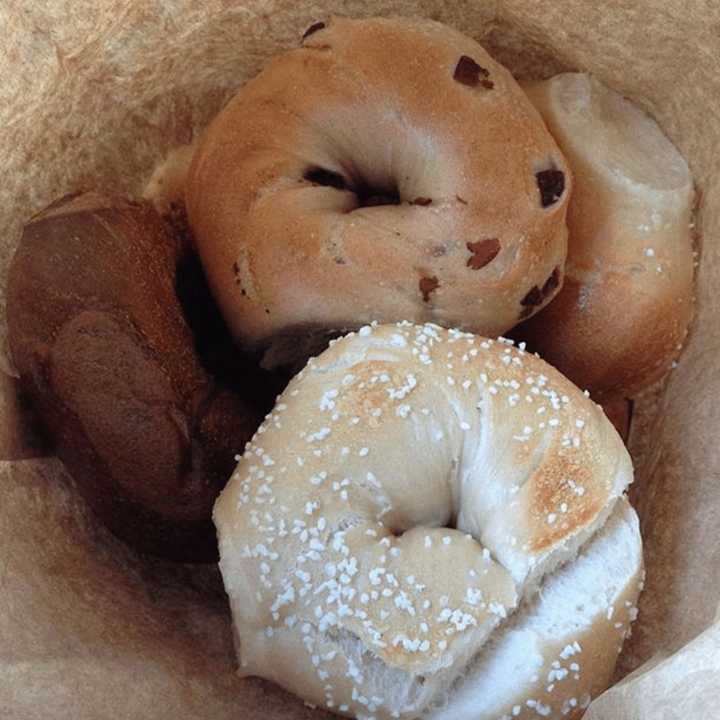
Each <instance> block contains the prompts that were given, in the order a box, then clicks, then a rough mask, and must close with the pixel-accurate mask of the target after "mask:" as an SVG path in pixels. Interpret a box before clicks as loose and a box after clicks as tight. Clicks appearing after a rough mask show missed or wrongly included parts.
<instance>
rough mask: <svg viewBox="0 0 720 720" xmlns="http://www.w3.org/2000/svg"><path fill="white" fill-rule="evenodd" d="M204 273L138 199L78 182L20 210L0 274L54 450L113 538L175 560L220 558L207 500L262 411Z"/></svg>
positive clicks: (20, 358) (27, 379) (31, 393)
mask: <svg viewBox="0 0 720 720" xmlns="http://www.w3.org/2000/svg"><path fill="white" fill-rule="evenodd" d="M201 281H202V273H201V272H200V270H199V267H197V263H193V258H192V253H191V251H190V248H189V247H188V246H187V245H186V244H184V243H183V242H182V239H181V238H180V237H179V236H173V235H171V234H170V233H169V232H168V231H167V229H166V228H165V226H164V225H163V223H162V221H161V219H160V217H159V216H158V215H157V213H156V212H155V211H154V210H153V208H152V207H151V206H150V205H149V204H148V203H140V202H134V201H129V200H126V199H123V198H112V197H107V196H104V195H100V194H98V193H83V194H78V195H75V196H69V197H66V198H63V199H61V200H59V201H58V202H56V203H54V204H53V205H51V206H50V207H49V208H47V209H46V210H45V211H43V212H41V213H39V214H38V215H36V216H35V217H34V218H32V219H31V220H30V221H29V222H28V224H27V225H26V226H25V229H24V233H23V236H22V239H21V241H20V245H19V247H18V250H17V253H16V254H15V257H14V258H13V263H12V266H11V269H10V277H9V285H8V327H9V340H10V346H11V349H12V353H13V358H14V360H15V364H16V367H17V369H18V371H19V373H20V383H21V385H22V387H23V389H24V390H25V391H26V393H27V395H28V397H29V398H30V399H31V400H32V403H33V405H34V407H35V408H36V409H37V411H38V413H39V416H40V420H41V421H42V423H43V425H44V426H45V427H46V428H47V429H48V431H49V435H50V436H51V437H52V438H53V439H54V441H55V450H56V452H57V454H58V455H59V457H60V458H61V459H62V460H63V462H64V463H65V465H66V466H67V468H68V470H69V471H70V474H71V475H72V476H73V478H74V479H75V481H76V482H77V483H78V486H79V489H80V491H81V492H82V493H83V495H84V496H85V498H86V499H87V501H88V503H89V505H90V506H91V507H92V509H93V510H94V511H95V512H96V514H97V515H98V516H99V517H100V518H101V519H102V520H103V521H104V522H105V524H106V525H107V526H108V527H109V528H110V529H111V530H112V531H113V532H114V533H115V534H116V535H117V536H118V537H120V538H122V539H124V540H126V541H127V542H129V543H130V544H131V545H133V546H134V547H135V548H137V549H138V550H141V551H144V552H152V553H156V554H160V555H165V556H167V557H171V558H174V559H178V560H212V559H213V558H214V557H216V556H217V545H216V541H215V533H214V528H213V525H212V520H211V512H212V506H213V503H214V501H215V498H216V496H217V494H218V492H219V491H220V489H221V488H222V487H223V485H224V484H225V482H226V480H227V477H228V475H229V474H230V473H231V472H232V468H233V466H234V455H235V453H236V452H238V451H239V450H241V449H242V446H243V442H244V439H247V438H249V437H250V436H251V435H252V433H253V432H254V431H255V428H256V427H257V424H258V423H259V421H260V419H261V417H262V412H261V411H260V410H259V406H258V404H257V402H256V401H255V399H252V400H251V395H252V390H248V389H247V388H248V387H249V388H252V387H253V386H254V385H256V384H257V379H251V378H249V377H247V376H246V375H245V372H246V371H244V369H243V368H242V366H240V365H238V363H237V357H236V355H235V356H233V357H234V358H235V361H233V360H227V357H226V355H227V347H225V348H224V351H223V352H220V351H219V349H220V345H219V343H221V340H220V339H219V338H220V337H221V333H218V334H217V335H215V336H212V329H213V326H214V321H213V317H212V312H211V311H208V308H207V307H206V305H205V303H206V300H208V299H209V297H204V296H203V292H202V282H201ZM206 295H207V293H206ZM191 321H192V322H191ZM191 325H192V326H193V327H198V326H200V327H201V329H200V331H199V332H198V333H195V334H193V332H192V331H191ZM208 329H209V330H210V332H208ZM228 345H231V341H230V339H229V337H228ZM221 360H222V362H225V363H226V364H229V365H232V366H233V371H234V373H235V378H234V381H233V383H228V384H226V383H224V382H223V378H222V377H221V373H220V372H219V371H218V369H219V367H220V364H221ZM216 371H217V372H216ZM226 375H227V373H226ZM243 386H245V391H243Z"/></svg>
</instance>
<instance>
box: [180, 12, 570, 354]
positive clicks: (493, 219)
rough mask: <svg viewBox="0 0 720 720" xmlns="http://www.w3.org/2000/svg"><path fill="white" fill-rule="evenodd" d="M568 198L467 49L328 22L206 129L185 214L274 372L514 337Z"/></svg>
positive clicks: (549, 150)
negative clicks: (346, 337)
mask: <svg viewBox="0 0 720 720" xmlns="http://www.w3.org/2000/svg"><path fill="white" fill-rule="evenodd" d="M390 68H391V71H390V70H389V69H390ZM569 191H570V176H569V173H568V169H567V166H566V163H565V160H564V159H563V156H562V154H561V153H560V151H559V149H558V147H557V145H556V144H555V141H554V140H553V138H552V137H551V136H550V134H549V133H548V131H547V130H546V128H545V126H544V125H543V123H542V120H541V118H540V117H539V115H538V114H537V111H536V110H535V109H534V108H533V107H532V105H531V103H530V102H529V101H528V100H527V98H526V96H525V94H524V93H523V92H522V90H521V89H520V87H519V86H518V85H517V83H516V82H515V80H514V79H513V78H512V76H511V75H510V73H509V72H508V71H507V70H506V69H505V68H504V67H502V66H501V65H499V64H498V63H496V62H495V61H494V60H493V59H492V58H491V57H490V56H489V55H488V54H487V53H486V52H485V50H483V48H482V47H480V45H478V44H477V43H476V42H474V41H473V40H471V39H470V38H468V37H466V36H464V35H462V34H460V33H459V32H456V31H455V30H452V29H450V28H448V27H445V26H444V25H441V24H439V23H436V22H432V21H429V20H409V19H372V20H348V19H342V18H333V19H332V20H331V21H330V22H329V23H327V24H324V23H317V24H316V25H313V26H312V27H311V28H310V29H309V30H308V32H307V33H306V34H305V37H304V39H303V42H302V47H300V48H298V49H295V50H292V51H290V52H287V53H285V54H283V55H280V56H278V57H276V58H275V59H274V60H272V62H270V64H269V65H268V66H267V67H266V68H265V69H264V70H263V71H262V72H261V73H260V74H259V75H258V76H257V77H256V78H255V79H253V80H251V81H250V82H248V83H247V84H246V85H245V86H244V87H243V88H242V89H241V90H240V91H239V93H238V94H237V95H236V97H235V98H234V99H233V100H232V101H231V102H230V103H229V104H228V105H227V107H226V108H225V109H224V110H223V111H222V112H221V113H220V114H219V115H218V116H217V117H216V119H215V120H214V121H213V122H212V123H211V125H210V126H209V128H208V129H207V131H206V132H205V135H204V137H203V138H201V140H200V142H199V146H198V149H197V151H196V153H195V155H194V158H193V162H192V165H191V167H190V172H189V176H188V180H187V187H186V199H187V209H188V216H189V219H190V223H191V226H192V229H193V232H194V234H195V236H196V238H197V242H198V247H199V251H200V254H201V256H202V259H203V265H204V267H205V269H206V271H207V273H208V277H209V281H210V283H211V286H212V288H213V291H214V293H215V295H216V297H217V298H218V301H219V304H220V307H221V309H222V310H223V312H224V314H225V317H226V319H227V321H228V324H229V325H230V326H231V328H232V330H233V331H234V333H235V335H236V336H237V337H238V338H239V339H240V340H241V341H242V342H243V344H245V345H248V346H251V347H255V348H260V349H265V350H267V349H268V348H270V349H271V351H270V352H269V353H267V355H266V358H265V362H266V364H267V365H274V364H276V363H284V362H286V361H287V360H288V358H291V359H297V357H298V356H302V353H303V351H305V350H306V347H305V346H304V345H302V344H301V343H300V342H299V340H300V339H302V340H303V342H306V341H307V338H308V337H310V338H311V339H312V338H314V339H316V340H318V341H319V342H318V344H319V345H320V346H322V345H324V344H326V343H327V333H332V332H335V331H338V330H341V329H344V328H355V327H358V326H359V325H361V324H363V323H365V322H370V321H371V320H380V321H393V322H394V321H396V320H400V319H406V320H415V321H420V320H422V321H434V322H437V323H439V324H441V325H445V326H459V327H463V328H465V329H467V330H473V331H475V332H480V333H483V334H488V335H496V334H499V333H502V332H504V331H506V330H508V329H509V328H511V327H512V326H514V325H515V324H517V322H518V320H519V319H521V318H525V317H529V316H530V315H531V314H532V313H533V312H535V311H536V310H537V309H539V308H540V307H541V306H542V305H543V304H545V303H546V302H547V301H549V300H550V298H551V297H552V296H553V295H554V294H555V293H556V292H557V290H558V288H559V286H560V284H561V281H562V277H561V275H562V268H563V265H564V261H565V254H566V232H567V231H566V226H565V212H566V206H567V199H568V195H569ZM304 359H306V358H304Z"/></svg>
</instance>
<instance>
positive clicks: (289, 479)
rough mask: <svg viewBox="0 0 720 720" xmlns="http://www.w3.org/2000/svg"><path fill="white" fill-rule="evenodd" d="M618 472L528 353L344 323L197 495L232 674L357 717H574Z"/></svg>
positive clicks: (588, 664) (600, 677) (596, 413)
mask: <svg viewBox="0 0 720 720" xmlns="http://www.w3.org/2000/svg"><path fill="white" fill-rule="evenodd" d="M631 478H632V467H631V463H630V458H629V456H628V453H627V451H626V450H625V448H624V446H623V444H622V441H621V440H620V438H619V437H618V435H617V433H616V432H615V430H614V429H613V427H612V426H611V424H610V423H609V421H608V420H607V419H606V418H605V416H604V414H603V413H602V410H601V409H600V408H599V406H597V405H595V403H593V402H591V401H590V400H589V399H588V398H587V397H585V396H584V395H583V394H582V393H581V392H580V391H579V390H578V389H577V388H576V387H575V386H573V385H572V384H571V383H570V382H569V381H568V380H566V379H565V378H564V377H563V376H562V375H560V374H559V373H558V372H557V371H555V370H554V369H553V368H551V367H550V366H548V365H547V364H545V363H544V362H543V361H541V360H539V359H538V358H537V357H536V356H534V355H529V354H527V353H525V352H524V351H523V350H522V349H516V348H514V347H512V346H510V345H508V344H506V343H505V342H501V341H492V340H484V339H482V338H480V337H477V336H474V335H471V334H467V333H462V332H459V331H452V330H451V331H447V330H443V329H441V328H439V327H438V326H436V325H426V326H417V325H412V324H410V323H400V324H398V325H386V326H379V327H374V328H373V327H371V326H366V327H364V328H361V329H360V330H359V332H358V333H357V334H351V335H348V336H347V337H344V338H342V339H341V340H337V341H335V342H334V343H332V344H331V347H330V348H329V349H328V350H327V351H325V352H324V353H323V354H322V355H320V356H319V357H318V358H317V359H313V360H311V361H310V362H309V363H308V365H307V366H306V368H305V369H304V370H303V371H302V372H300V373H299V374H298V375H297V377H296V378H295V379H293V381H292V382H291V383H290V385H289V386H288V388H287V389H286V391H285V393H284V394H283V395H282V396H281V397H280V399H279V401H278V404H277V405H276V406H275V409H274V410H273V412H272V413H271V414H270V415H269V416H268V417H267V418H266V421H265V422H264V423H263V425H261V427H260V428H259V430H258V432H257V434H256V435H255V437H254V439H253V440H252V442H251V443H249V444H248V446H247V447H246V449H245V453H244V456H243V458H242V459H241V461H240V463H239V465H238V467H237V469H236V471H235V473H234V474H233V476H232V479H231V481H230V482H229V484H228V486H227V487H226V488H225V489H224V490H223V492H222V494H221V496H220V498H219V499H218V501H217V503H216V505H215V511H214V519H215V523H216V525H217V528H218V533H219V544H220V558H221V560H220V567H221V570H222V574H223V578H224V582H225V587H226V589H227V592H228V595H229V597H230V602H231V606H232V611H233V615H234V622H235V629H236V633H237V638H238V640H239V645H238V648H239V656H240V664H241V672H242V673H243V674H247V675H260V676H263V677H266V678H269V679H272V680H274V681H275V682H277V683H279V684H281V685H283V686H284V687H286V688H288V689H290V690H291V691H293V692H295V693H297V694H299V695H301V696H302V697H304V698H305V699H306V700H307V701H309V702H312V703H316V704H318V705H321V706H325V707H328V708H330V709H332V710H334V711H337V712H340V713H342V714H346V715H352V716H358V717H376V718H391V717H407V718H413V717H417V716H420V715H426V714H432V713H439V714H441V715H442V714H443V713H444V714H445V715H446V716H447V717H454V713H455V712H457V713H458V714H459V715H460V714H463V717H472V718H473V720H478V719H479V718H483V719H484V718H497V717H500V716H502V715H503V713H506V714H510V715H512V714H513V713H514V715H516V716H518V715H520V716H521V717H522V716H524V717H534V713H535V709H536V708H537V707H538V703H541V708H542V709H543V713H544V709H545V708H546V707H550V708H551V709H553V712H555V715H554V716H556V717H559V716H560V713H561V711H562V709H563V708H565V709H566V711H567V712H566V716H570V717H577V714H578V713H579V712H581V707H580V705H582V702H583V701H584V699H585V698H586V696H589V695H593V694H596V693H598V692H599V691H601V690H602V689H604V687H605V686H606V685H607V683H608V682H609V680H610V676H611V673H612V669H613V666H614V663H615V660H616V658H617V654H618V651H619V647H620V646H621V645H622V640H623V637H624V634H625V633H626V631H627V629H628V627H629V622H630V620H631V618H632V616H633V611H632V608H633V606H634V603H635V600H636V598H637V593H638V586H639V582H640V574H641V568H642V554H641V543H640V535H639V532H638V524H637V518H636V516H635V513H634V511H633V510H632V508H631V507H630V506H629V505H628V504H627V502H626V501H625V500H624V499H621V498H622V494H623V491H624V490H625V488H626V487H627V485H628V483H629V482H630V481H631ZM608 518H610V519H608ZM558 568H560V569H558ZM538 590H540V591H541V592H540V594H539V595H538V592H537V591H538ZM518 638H520V640H518ZM518 647H523V648H524V651H523V652H521V653H518ZM568 648H569V649H568ZM571 656H573V657H572V660H570V659H569V658H570V657H571ZM570 663H572V667H568V666H569V665H570ZM576 666H577V667H578V668H580V667H582V671H580V670H579V669H578V670H575V669H574V668H575V667H576ZM561 667H562V668H564V674H563V672H559V668H561ZM556 671H558V672H556ZM493 673H494V675H493ZM491 676H492V677H494V678H495V680H494V682H493V683H491V685H493V686H494V688H495V689H494V690H493V691H492V693H491V694H490V695H488V694H487V692H486V691H487V684H486V683H485V684H483V683H484V679H485V680H486V679H487V678H490V677H491ZM548 676H549V679H548ZM566 676H568V677H566ZM553 677H556V679H557V681H558V682H556V683H555V685H556V686H557V688H558V690H557V692H555V693H554V694H553V690H554V686H553V687H550V688H549V689H548V686H550V685H553V679H552V678H553ZM463 678H466V679H465V680H464V681H463ZM561 680H564V681H565V682H560V681H561ZM476 686H477V687H480V688H481V689H482V692H481V695H482V696H483V697H482V703H483V704H481V703H479V701H478V702H477V703H475V704H476V705H477V706H478V708H480V709H479V710H478V712H477V713H475V714H472V713H469V714H468V705H470V706H471V707H472V705H473V703H472V702H470V701H469V700H468V697H471V696H473V695H475V692H474V690H473V688H474V687H476ZM573 698H574V700H573ZM581 699H582V701H581ZM476 700H478V698H476ZM573 703H574V704H573ZM520 705H521V706H522V707H521V710H519V711H517V712H514V711H513V708H514V707H515V706H520ZM483 708H484V710H483ZM543 713H541V714H543ZM544 714H546V715H548V714H549V712H548V713H544Z"/></svg>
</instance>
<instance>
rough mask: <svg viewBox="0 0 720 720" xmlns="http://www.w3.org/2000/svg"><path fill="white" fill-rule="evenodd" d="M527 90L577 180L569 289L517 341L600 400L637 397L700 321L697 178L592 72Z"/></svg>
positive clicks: (627, 103)
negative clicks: (694, 225)
mask: <svg viewBox="0 0 720 720" xmlns="http://www.w3.org/2000/svg"><path fill="white" fill-rule="evenodd" d="M526 90H527V93H528V96H529V97H530V99H531V100H532V101H533V103H534V104H535V106H536V107H537V108H538V110H539V111H540V112H541V114H542V116H543V118H544V119H545V122H546V123H547V125H548V127H549V129H550V131H551V132H552V133H553V135H554V137H555V139H556V140H557V141H558V144H559V145H560V147H561V148H562V150H563V152H564V153H565V155H566V157H567V158H568V161H569V162H570V164H571V166H572V168H573V174H574V176H575V185H574V189H573V195H572V198H571V201H570V205H569V208H568V220H567V222H568V229H569V233H570V236H569V247H568V261H567V265H566V267H565V285H564V287H563V289H562V291H561V292H560V293H559V295H558V296H557V298H556V299H555V300H554V301H553V302H552V304H551V305H550V306H549V307H547V308H546V309H545V310H543V312H542V313H540V314H539V315H537V316H536V317H535V318H533V319H532V320H531V321H530V322H529V323H528V324H527V325H524V326H523V327H522V328H520V329H519V330H518V336H519V337H522V338H523V339H524V340H527V341H528V343H529V344H530V346H531V347H532V349H533V350H538V351H539V352H540V354H541V355H542V356H543V357H544V358H545V359H546V360H547V361H548V362H550V363H552V364H553V365H555V367H557V368H558V369H559V370H560V371H561V372H562V373H564V374H565V375H567V377H569V378H570V379H571V380H572V381H573V382H575V383H577V384H578V385H580V387H583V388H588V389H589V390H590V391H591V392H592V393H593V395H595V396H600V395H610V394H625V395H634V394H636V393H637V392H638V391H640V390H642V389H643V388H645V387H647V386H648V385H650V384H651V383H653V382H654V381H656V380H658V379H660V378H661V377H662V376H663V375H665V374H666V373H667V371H668V370H669V368H670V365H671V363H672V360H673V358H674V357H675V356H677V354H678V352H679V350H680V348H681V346H682V343H683V342H684V340H685V336H686V334H687V330H688V325H689V323H690V318H691V315H692V299H693V247H692V237H691V228H690V219H691V213H692V207H693V197H694V192H693V182H692V177H691V175H690V171H689V169H688V166H687V163H686V162H685V160H684V159H683V157H682V156H681V155H680V153H679V152H678V150H677V149H676V148H675V146H674V145H673V144H672V143H671V142H670V140H668V138H667V137H666V136H665V135H664V133H663V132H662V130H661V129H660V128H659V127H658V125H657V123H656V122H655V121H654V120H653V119H652V118H650V117H648V116H647V115H646V114H645V113H644V112H643V111H642V110H641V109H640V108H638V107H637V106H635V105H633V104H632V103H631V102H630V101H629V100H626V99H625V98H623V97H622V96H621V95H619V94H618V93H616V92H614V91H613V90H610V89H609V88H607V87H606V86H604V85H603V84H602V83H601V82H600V81H599V80H597V79H596V78H594V77H592V76H590V75H585V74H582V73H566V74H563V75H557V76H556V77H554V78H552V79H550V80H546V81H544V82H540V83H534V84H532V85H528V86H527V87H526Z"/></svg>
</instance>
